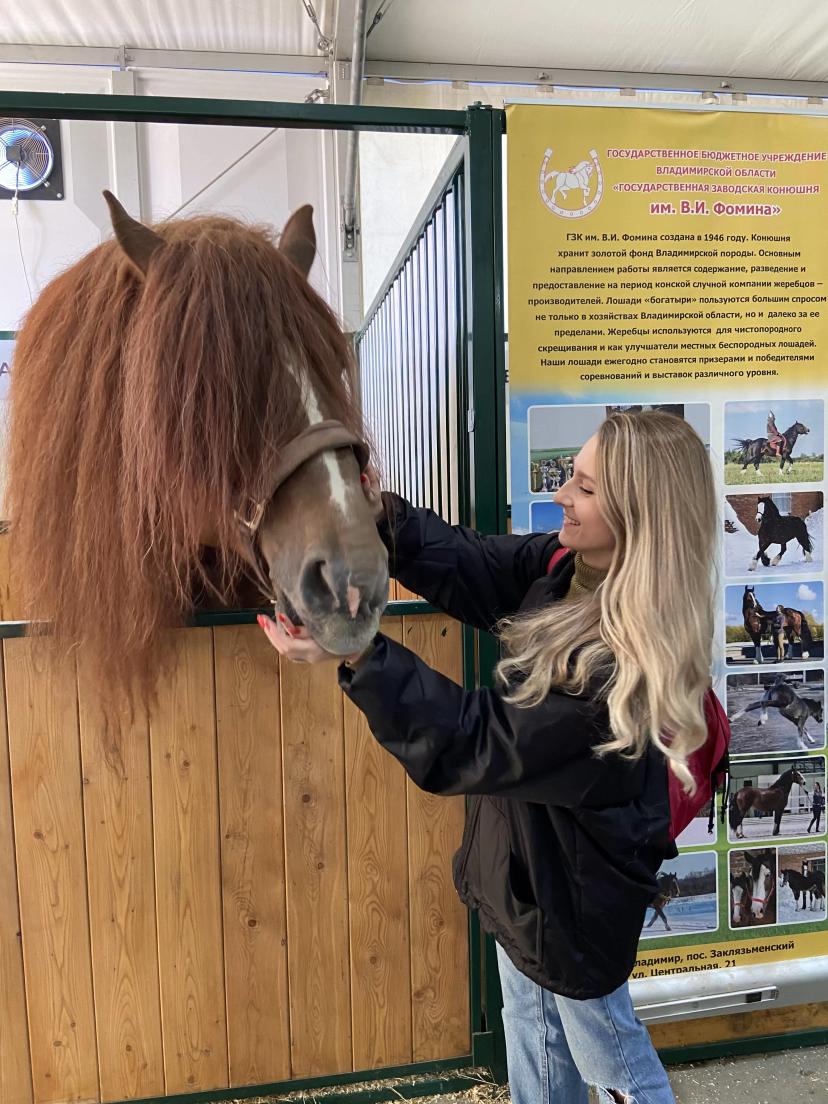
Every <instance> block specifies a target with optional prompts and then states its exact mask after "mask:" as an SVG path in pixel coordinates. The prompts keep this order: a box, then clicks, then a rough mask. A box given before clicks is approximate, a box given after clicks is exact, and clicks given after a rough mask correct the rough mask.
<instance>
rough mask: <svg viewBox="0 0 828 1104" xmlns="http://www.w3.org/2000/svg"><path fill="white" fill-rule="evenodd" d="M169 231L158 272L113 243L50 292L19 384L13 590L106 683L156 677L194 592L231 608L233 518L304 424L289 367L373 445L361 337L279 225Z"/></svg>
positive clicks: (19, 364) (210, 220)
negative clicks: (208, 552) (208, 536)
mask: <svg viewBox="0 0 828 1104" xmlns="http://www.w3.org/2000/svg"><path fill="white" fill-rule="evenodd" d="M154 229H155V231H156V233H157V234H159V235H160V236H161V237H162V238H163V240H164V242H165V245H164V247H163V248H161V249H159V250H158V251H157V253H156V255H155V256H154V257H153V260H152V263H151V264H150V266H149V269H148V272H147V275H146V278H143V277H142V276H141V275H140V274H139V273H138V271H137V270H136V268H135V267H134V266H133V264H132V263H131V262H130V261H129V260H128V259H127V257H126V256H125V254H124V253H123V252H122V250H121V248H120V247H119V246H118V245H117V243H116V242H114V241H108V242H106V243H104V244H102V245H100V246H98V247H97V248H96V249H94V250H92V251H91V252H90V253H89V254H87V255H86V256H84V257H83V258H81V260H79V261H78V262H77V263H75V264H73V265H72V266H71V267H70V268H69V269H67V270H66V271H64V272H63V273H62V274H61V275H59V276H58V277H57V278H56V279H54V280H53V281H52V282H51V283H50V284H49V285H48V286H47V287H46V288H45V290H44V291H43V292H42V294H41V295H40V296H39V297H38V299H37V300H36V302H35V303H34V305H33V307H32V308H31V310H30V311H29V313H28V315H27V317H26V319H25V321H24V323H23V326H22V329H21V330H20V333H19V336H18V339H17V343H16V348H15V370H14V374H13V377H12V381H11V424H10V444H9V459H8V494H7V508H8V510H9V515H8V516H9V517H10V519H11V526H10V528H11V555H12V562H13V571H14V577H15V579H16V580H17V582H16V584H15V585H16V586H17V587H18V590H19V592H21V593H22V597H23V602H24V611H25V616H26V617H27V618H28V619H30V620H32V621H36V622H50V623H51V624H52V626H53V634H54V636H55V639H56V640H57V641H59V642H61V644H62V645H63V646H72V647H73V646H81V647H82V649H83V652H84V654H86V655H88V657H89V660H90V662H91V663H92V664H93V667H94V669H96V670H97V672H98V674H99V676H100V679H101V681H102V684H103V685H102V689H103V688H104V687H106V686H111V687H114V686H116V685H117V686H118V687H120V688H123V687H131V686H132V685H134V681H135V679H136V678H137V679H138V680H139V681H140V682H141V683H142V684H143V685H144V687H146V686H147V685H151V684H152V683H153V682H154V676H153V671H154V670H155V669H157V663H158V659H159V655H158V649H159V647H160V646H161V643H162V635H163V634H162V633H161V630H162V629H164V628H166V627H172V626H176V625H181V624H183V623H185V621H186V619H187V618H188V616H189V615H190V614H191V612H192V609H193V595H194V593H195V592H197V591H199V590H203V591H207V592H211V593H212V594H214V595H215V597H216V598H217V599H218V600H219V601H221V602H224V603H228V602H230V601H231V600H232V596H233V592H234V589H235V588H236V585H237V584H238V582H239V580H240V578H241V576H242V574H243V570H244V569H243V564H242V561H241V560H240V558H239V556H238V555H237V553H236V550H235V543H234V528H235V521H234V510H235V509H236V508H237V507H238V506H239V505H240V499H241V498H242V497H243V496H245V495H251V496H255V495H256V493H257V491H258V490H260V489H261V487H262V486H263V484H264V482H265V479H266V474H267V472H268V471H272V468H273V466H274V463H275V461H276V460H277V458H278V455H279V451H280V449H281V448H282V447H283V446H284V444H285V443H286V442H287V441H289V440H290V439H291V438H292V437H294V436H295V435H296V433H297V432H298V430H299V429H300V428H301V426H302V420H303V418H304V413H303V408H302V404H301V403H300V402H299V401H298V392H297V384H296V380H295V376H294V374H293V373H292V372H291V371H290V368H295V369H296V370H298V371H302V372H304V373H306V374H307V378H308V379H309V380H310V381H311V382H312V384H313V386H314V388H315V390H316V393H317V395H318V397H319V399H320V403H322V404H323V406H324V407H327V408H328V409H332V410H335V411H336V412H337V416H338V417H339V419H340V420H341V421H342V422H343V423H344V424H345V425H346V426H347V427H348V428H350V429H352V430H353V431H354V432H355V433H359V434H362V432H363V429H362V419H361V414H360V411H359V406H358V402H357V398H356V395H355V392H354V385H353V384H354V378H355V376H354V373H353V358H352V354H351V351H350V346H349V343H348V340H347V338H346V337H345V335H344V334H343V332H342V330H341V328H340V326H339V324H338V323H337V320H336V318H335V316H334V314H333V312H332V311H331V310H330V309H329V307H328V306H327V305H326V304H325V303H324V301H323V300H322V299H321V297H320V296H319V295H317V293H316V292H315V291H314V290H313V289H312V288H311V287H310V285H309V284H308V283H307V281H306V280H305V279H304V277H303V276H302V275H301V274H300V272H299V271H298V270H297V269H296V268H294V266H293V265H292V263H291V262H290V261H289V260H288V259H287V257H286V256H285V255H284V254H282V253H280V252H279V250H278V249H277V248H276V246H275V244H274V240H273V237H272V234H271V232H270V231H269V230H267V229H265V228H262V227H254V226H247V225H244V224H242V223H240V222H237V221H235V220H232V219H227V218H219V217H206V218H192V219H179V220H171V221H169V222H164V223H161V224H159V225H157V226H156V227H155V228H154ZM208 525H210V526H211V527H212V529H213V538H214V539H212V540H211V543H214V544H215V557H214V559H215V573H214V574H212V573H209V572H208V571H207V570H206V569H205V567H204V565H203V563H202V558H201V551H202V549H201V544H202V541H203V539H204V534H205V529H206V527H207V526H208ZM167 636H168V634H167Z"/></svg>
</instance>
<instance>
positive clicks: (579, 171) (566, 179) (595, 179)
mask: <svg viewBox="0 0 828 1104" xmlns="http://www.w3.org/2000/svg"><path fill="white" fill-rule="evenodd" d="M551 158H552V150H551V149H548V150H547V151H546V153H545V154H544V157H543V162H542V164H541V169H540V178H539V180H538V184H539V186H540V194H541V199H542V200H543V202H544V203H545V204H546V206H547V207H548V208H549V210H550V211H551V212H552V214H553V215H560V217H561V218H566V219H577V218H584V217H585V216H586V215H591V214H592V212H593V211H594V210H595V208H596V207H597V206H598V204H599V203H600V202H601V200H602V199H603V196H604V174H603V171H602V169H601V162H600V161H599V160H598V151H597V150H590V151H589V157H588V158H586V159H585V160H583V161H579V162H578V164H577V165H573V166H572V168H571V169H567V170H565V171H561V170H559V169H550V168H549V162H550V160H551ZM570 192H572V193H579V198H580V200H581V205H580V206H579V207H562V206H561V205H560V203H559V201H566V199H567V196H568V195H569V194H570ZM571 202H572V201H571V200H570V203H571Z"/></svg>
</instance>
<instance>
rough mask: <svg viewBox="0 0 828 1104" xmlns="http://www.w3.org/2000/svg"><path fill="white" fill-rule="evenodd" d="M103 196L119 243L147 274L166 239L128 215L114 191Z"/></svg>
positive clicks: (106, 192) (141, 270)
mask: <svg viewBox="0 0 828 1104" xmlns="http://www.w3.org/2000/svg"><path fill="white" fill-rule="evenodd" d="M103 196H104V199H105V200H106V205H107V207H108V208H109V217H110V219H111V220H112V229H113V230H114V231H115V237H116V238H117V240H118V244H119V245H120V247H121V249H123V251H124V253H126V255H127V257H129V259H130V260H131V261H132V263H133V264H134V265H135V267H136V268H137V269H138V271H139V272H140V273H141V274H142V275H143V276H146V274H147V268H148V267H149V263H150V261H151V260H152V257H153V254H154V253H155V251H156V250H157V249H159V248H160V247H161V246H162V245H163V244H164V239H163V238H162V237H160V236H159V235H158V234H156V233H155V231H154V230H150V228H149V227H148V226H144V224H143V223H142V222H137V221H136V220H135V219H134V218H132V217H131V216H130V215H128V214H127V213H126V211H125V210H124V208H123V207H122V205H121V204H120V203H119V202H118V200H117V199H116V198H115V196H114V195H113V194H112V192H108V191H104V194H103Z"/></svg>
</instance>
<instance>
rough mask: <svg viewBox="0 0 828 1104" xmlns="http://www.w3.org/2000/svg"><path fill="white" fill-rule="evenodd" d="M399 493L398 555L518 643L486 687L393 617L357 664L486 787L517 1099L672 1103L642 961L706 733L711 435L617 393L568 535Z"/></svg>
mask: <svg viewBox="0 0 828 1104" xmlns="http://www.w3.org/2000/svg"><path fill="white" fill-rule="evenodd" d="M367 493H368V494H369V496H373V497H375V498H377V500H378V499H379V495H378V488H377V486H376V484H375V483H371V482H369V484H368V486H367ZM383 499H384V514H385V515H386V516H385V517H384V518H383V519H381V520H380V522H379V524H380V528H381V532H382V534H383V538H384V540H385V541H386V544H387V547H388V549H389V556H390V562H391V572H392V574H393V575H394V576H395V577H396V578H398V579H399V580H400V581H401V582H402V583H403V584H404V585H405V586H407V587H408V588H410V589H411V590H414V591H415V592H417V593H418V594H421V595H422V596H423V597H424V598H427V599H428V600H429V601H430V602H432V603H433V604H434V605H436V606H439V607H440V608H442V609H444V610H446V611H447V612H448V613H450V614H452V615H453V616H455V617H457V618H458V619H460V620H463V621H465V622H467V623H468V624H471V625H474V626H475V627H477V628H479V629H485V630H495V629H496V630H497V631H499V633H500V636H501V639H502V643H503V646H504V652H505V658H504V659H503V661H502V662H501V664H500V667H499V670H498V675H499V685H498V688H497V689H494V690H490V689H481V690H475V691H465V690H463V689H461V688H460V687H459V686H457V685H456V684H455V683H453V682H451V681H450V680H449V679H447V678H445V677H443V676H442V675H440V674H438V673H437V672H435V671H433V670H431V669H430V668H429V667H428V666H427V665H426V664H425V663H424V662H423V661H422V660H421V659H420V658H419V657H417V656H416V655H414V654H413V653H412V652H410V651H408V650H407V649H406V648H404V647H403V646H402V645H400V644H397V643H396V642H394V641H392V640H389V639H388V638H386V637H384V636H382V635H380V636H378V637H377V638H376V640H375V641H374V643H373V644H372V645H371V647H370V648H369V649H368V650H367V651H366V652H365V653H363V654H362V655H360V656H354V657H350V658H349V659H348V660H347V661H346V663H345V664H343V665H342V666H341V667H340V671H339V678H340V684H341V686H342V688H343V690H344V691H345V693H346V694H347V695H348V696H349V697H350V698H351V700H352V701H353V702H354V703H355V704H356V705H357V706H358V708H360V709H361V710H362V711H363V712H364V713H365V715H366V717H367V719H368V722H369V724H370V726H371V729H372V731H373V733H374V735H375V736H376V738H377V739H378V740H379V741H380V742H381V743H382V744H383V745H384V746H385V748H386V749H387V750H388V751H390V752H391V753H392V754H393V755H395V756H396V757H397V758H398V759H399V760H400V762H401V763H402V764H403V766H404V767H405V769H406V771H407V772H408V774H409V775H410V776H411V778H412V779H413V780H414V781H415V782H416V783H417V784H418V785H419V786H421V787H422V788H423V789H425V790H428V791H431V792H433V793H440V794H459V793H464V794H470V795H473V798H472V801H471V802H470V803H469V808H468V814H467V821H466V830H465V833H464V839H463V843H462V845H461V847H460V850H459V852H458V853H457V855H456V856H455V860H454V878H455V884H456V886H457V890H458V893H459V894H460V897H461V898H462V900H463V901H464V902H465V903H466V904H467V905H469V906H470V907H473V908H476V909H478V911H479V914H480V919H481V923H482V925H483V926H484V928H486V930H488V931H490V932H492V933H493V934H494V936H495V938H496V940H497V944H498V960H499V967H500V975H501V982H502V988H503V998H504V1024H505V1030H506V1042H507V1054H508V1066H509V1080H510V1085H511V1091H512V1100H513V1102H514V1104H537V1102H538V1101H542V1100H554V1101H561V1102H565V1104H586V1101H587V1098H588V1089H587V1084H588V1083H592V1084H595V1085H597V1086H599V1087H600V1090H601V1092H602V1094H603V1096H602V1098H603V1099H605V1100H627V1099H628V1098H632V1099H635V1101H636V1102H637V1104H667V1102H672V1101H673V1095H672V1092H671V1090H670V1086H669V1083H668V1081H667V1076H666V1074H665V1072H664V1069H663V1067H662V1066H661V1064H660V1062H659V1061H658V1058H657V1056H656V1053H655V1050H654V1049H653V1047H652V1044H651V1043H650V1039H649V1036H648V1034H647V1032H646V1030H645V1029H644V1027H643V1026H642V1025H641V1024H640V1023H639V1021H638V1020H637V1019H636V1017H635V1014H634V1012H633V1007H632V1002H631V999H630V994H629V989H628V986H627V979H628V977H629V975H630V972H631V971H632V967H633V964H634V962H635V956H636V949H637V944H638V937H639V934H640V931H641V926H642V923H643V921H644V916H645V911H646V908H647V905H648V904H649V902H650V901H651V900H652V898H653V897H654V896H655V894H656V892H657V883H656V878H655V875H656V872H657V870H658V868H659V866H660V865H661V863H662V861H663V860H664V859H665V858H667V857H673V856H675V854H676V850H675V847H674V845H673V844H672V843H671V842H670V840H669V836H668V827H669V804H668V773H667V772H668V769H669V770H673V771H674V772H675V773H676V775H677V776H678V777H679V778H680V779H681V781H682V782H683V783H685V785H687V786H688V787H690V786H692V779H691V776H690V774H689V771H688V769H687V766H686V759H687V757H688V756H689V755H690V753H691V752H692V751H694V750H695V749H696V748H698V747H700V746H701V745H702V744H703V743H704V742H705V739H706V736H707V730H706V726H705V719H704V712H703V704H702V703H703V697H704V694H705V692H706V690H707V688H708V686H709V681H710V677H709V675H710V659H711V655H710V653H711V641H712V634H713V597H712V595H713V589H712V588H713V582H712V577H711V564H712V562H713V557H714V546H715V539H716V533H717V523H716V501H715V495H714V489H713V480H712V473H711V470H710V463H709V459H708V456H707V452H706V450H705V447H704V445H703V444H702V442H701V440H700V439H699V438H698V436H697V435H696V434H695V433H694V432H693V431H692V429H690V427H689V426H688V425H687V424H686V423H685V422H684V421H683V420H681V419H679V418H676V417H674V416H672V415H669V414H663V413H660V412H647V413H643V414H640V413H639V414H631V413H619V414H616V415H613V416H612V417H610V418H608V419H607V420H606V421H605V422H604V423H603V424H602V426H601V428H600V429H599V431H598V432H597V433H596V435H595V436H594V437H593V438H591V439H590V440H589V441H588V442H587V443H586V444H585V445H584V447H583V448H582V450H581V452H580V453H579V455H578V457H577V460H576V461H575V467H574V473H573V475H572V478H570V479H569V480H568V481H567V482H566V484H565V485H564V486H563V487H562V488H561V489H560V490H559V491H558V493H557V495H556V499H555V500H556V501H557V502H558V503H560V504H561V505H562V506H563V509H564V524H563V528H562V529H561V532H560V534H554V533H553V534H542V535H531V536H484V535H482V534H480V533H476V532H474V531H473V530H469V529H463V528H460V527H451V526H449V525H448V524H446V523H445V522H444V521H442V520H441V519H440V518H438V517H437V516H436V515H435V514H433V513H431V512H430V511H428V510H420V509H415V508H414V507H412V506H411V505H409V504H408V503H406V502H405V501H404V500H402V499H400V498H398V497H397V496H396V495H392V494H386V495H384V496H383ZM561 548H564V549H566V550H568V551H567V554H566V555H565V556H564V557H563V558H560V557H556V556H555V553H556V551H558V550H559V549H561ZM572 553H574V555H573V554H572ZM553 557H555V560H556V562H555V564H554V567H553V569H552V571H551V572H548V567H549V565H550V562H551V560H552V558H553ZM261 623H262V626H263V628H264V629H265V631H266V632H267V634H268V637H269V639H270V641H271V642H272V643H273V645H274V646H275V647H276V649H277V650H278V651H279V652H280V653H281V654H282V655H284V656H286V657H288V658H290V659H297V660H302V661H305V662H315V661H317V660H322V659H324V658H330V657H327V656H326V654H325V653H324V652H322V650H321V649H320V648H319V647H318V646H317V645H316V644H315V643H314V641H313V640H311V639H309V638H308V637H307V635H306V634H305V633H304V630H301V629H297V628H295V627H294V626H292V625H291V624H290V623H289V622H287V621H286V620H285V619H284V618H283V617H282V618H281V619H280V623H279V624H276V623H274V622H272V621H269V620H268V619H265V618H262V619H261ZM664 733H670V734H671V736H670V737H669V738H668V739H665V738H664V736H663V734H664Z"/></svg>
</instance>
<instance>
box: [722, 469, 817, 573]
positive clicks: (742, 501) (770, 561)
mask: <svg viewBox="0 0 828 1104" xmlns="http://www.w3.org/2000/svg"><path fill="white" fill-rule="evenodd" d="M724 520H725V525H724V532H725V536H724V551H725V570H726V573H727V574H728V575H744V574H745V571H749V572H757V573H758V574H760V575H774V574H779V573H781V572H784V573H785V574H787V575H790V574H796V575H800V574H807V573H809V572H810V573H811V574H817V575H818V574H819V572H820V571H821V570H822V565H823V557H822V545H823V496H822V492H821V491H794V492H790V491H781V490H780V491H779V492H776V493H770V492H763V493H760V494H746V495H728V497H727V499H726V501H725V519H724ZM776 568H779V572H777V571H776V570H775V569H776Z"/></svg>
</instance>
